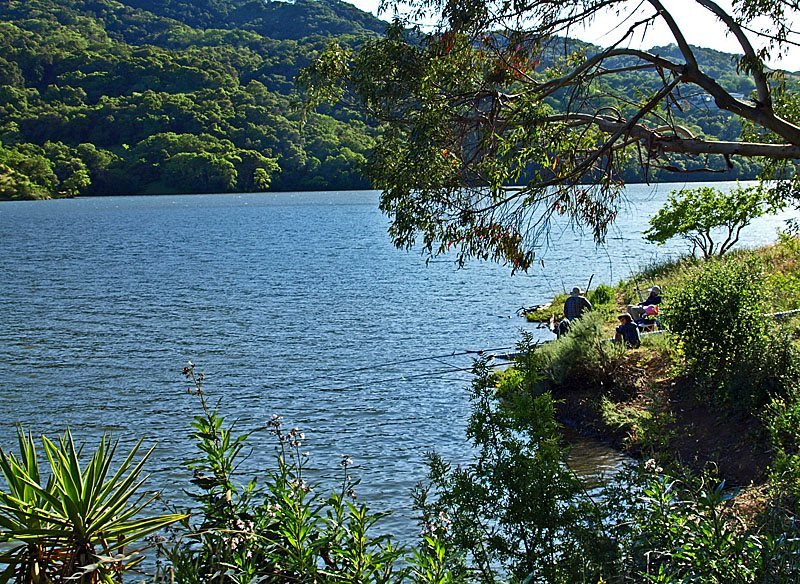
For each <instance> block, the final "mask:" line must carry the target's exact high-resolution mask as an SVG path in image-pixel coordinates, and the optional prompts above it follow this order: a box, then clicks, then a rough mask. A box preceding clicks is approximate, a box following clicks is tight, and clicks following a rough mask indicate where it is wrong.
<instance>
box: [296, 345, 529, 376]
mask: <svg viewBox="0 0 800 584" xmlns="http://www.w3.org/2000/svg"><path fill="white" fill-rule="evenodd" d="M514 348H515V347H514V346H510V347H497V348H492V349H466V350H463V351H453V352H452V353H444V354H441V355H430V356H427V357H412V358H409V359H400V360H398V361H389V362H386V363H377V364H372V365H365V366H364V367H355V368H353V369H347V370H345V371H340V372H335V373H333V375H335V376H336V378H338V379H331V375H326V374H323V375H315V376H314V377H307V378H305V379H299V380H297V381H293V382H292V383H294V384H296V385H306V384H309V383H315V382H318V381H320V380H327V381H334V382H337V383H346V382H347V380H345V379H342V377H343V376H346V375H351V374H353V373H363V372H364V371H374V370H377V369H384V368H386V367H393V366H395V365H407V364H409V363H421V362H423V361H439V362H441V359H446V358H448V357H463V356H466V355H479V356H480V355H485V354H487V353H493V352H495V351H509V350H511V349H514Z"/></svg>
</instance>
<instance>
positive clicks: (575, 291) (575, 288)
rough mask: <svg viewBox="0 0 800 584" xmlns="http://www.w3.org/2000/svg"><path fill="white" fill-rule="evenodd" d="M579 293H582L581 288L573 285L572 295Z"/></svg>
mask: <svg viewBox="0 0 800 584" xmlns="http://www.w3.org/2000/svg"><path fill="white" fill-rule="evenodd" d="M581 294H583V290H581V289H580V288H578V287H577V286H575V287H574V288H573V289H572V295H573V296H580V295H581Z"/></svg>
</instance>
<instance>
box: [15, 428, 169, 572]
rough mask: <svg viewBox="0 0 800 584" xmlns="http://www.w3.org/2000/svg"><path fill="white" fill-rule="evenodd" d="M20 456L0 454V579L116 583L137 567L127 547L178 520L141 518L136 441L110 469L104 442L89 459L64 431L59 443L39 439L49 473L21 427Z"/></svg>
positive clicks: (111, 446) (108, 445) (111, 449)
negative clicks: (1, 484) (0, 487)
mask: <svg viewBox="0 0 800 584" xmlns="http://www.w3.org/2000/svg"><path fill="white" fill-rule="evenodd" d="M18 442H19V457H17V456H15V455H14V454H12V453H10V452H6V451H3V450H0V473H2V476H3V478H4V479H5V483H6V489H7V490H3V491H0V545H1V546H2V547H0V550H2V553H0V564H4V565H6V568H5V569H4V570H3V571H2V572H0V581H2V582H8V581H10V580H11V579H12V578H13V579H15V581H16V582H17V583H19V584H28V583H37V584H38V583H40V582H41V583H43V584H55V583H67V582H75V583H78V584H84V583H94V582H114V581H122V574H123V573H124V572H126V571H127V570H130V569H131V568H132V567H134V566H135V565H136V564H137V563H139V562H141V560H142V558H143V556H142V555H141V554H140V553H139V552H141V551H142V550H139V549H135V548H132V547H131V546H135V545H137V544H138V543H139V541H140V540H142V539H143V538H144V537H145V536H146V535H148V534H150V533H152V532H154V531H157V530H159V529H162V528H163V527H165V526H166V525H169V524H170V523H173V522H175V521H179V520H181V519H183V518H184V516H182V515H177V514H170V515H161V516H155V517H142V516H141V512H142V511H144V509H146V508H147V506H148V505H149V504H150V503H152V502H153V500H154V499H155V497H154V496H150V497H147V496H145V495H144V494H142V493H141V487H142V484H143V483H144V480H145V478H146V477H142V469H143V466H144V463H145V461H146V460H147V458H148V457H149V456H150V453H151V452H152V449H150V450H148V451H147V452H145V453H144V455H142V457H141V459H140V460H139V461H138V462H137V461H136V455H137V453H138V451H139V448H140V445H141V441H140V442H139V444H137V445H136V446H135V447H134V448H133V450H132V451H131V452H130V453H129V454H128V455H127V456H126V457H125V458H124V459H123V461H122V463H121V464H119V466H118V467H117V468H116V469H114V470H112V464H113V462H114V454H115V452H116V449H117V444H116V443H112V442H111V440H110V439H109V438H108V437H106V436H103V438H102V439H101V440H100V443H99V444H98V446H97V449H96V450H95V451H94V452H93V453H92V454H91V455H90V456H88V457H86V456H85V455H84V456H82V449H80V448H76V446H75V443H74V441H73V439H72V434H71V433H70V432H69V430H68V431H67V432H66V433H65V434H64V435H63V436H62V437H61V439H60V440H59V441H58V442H53V441H51V440H49V439H48V438H46V437H44V436H43V437H42V446H43V448H44V451H45V454H46V457H47V462H48V463H49V469H47V472H44V473H43V472H41V471H40V468H39V456H38V453H37V451H36V446H35V443H34V440H33V437H32V436H31V435H30V434H26V433H25V432H23V430H22V429H21V428H20V429H19V431H18Z"/></svg>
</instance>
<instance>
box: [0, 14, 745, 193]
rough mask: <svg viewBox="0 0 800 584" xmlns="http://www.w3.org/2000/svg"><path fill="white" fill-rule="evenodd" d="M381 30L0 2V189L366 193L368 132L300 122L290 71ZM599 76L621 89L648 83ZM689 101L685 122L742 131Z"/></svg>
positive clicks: (327, 20)
mask: <svg viewBox="0 0 800 584" xmlns="http://www.w3.org/2000/svg"><path fill="white" fill-rule="evenodd" d="M384 28H385V23H384V22H382V21H380V20H378V19H376V18H374V17H373V16H371V15H369V14H367V13H364V12H361V11H359V10H358V9H356V8H354V7H353V6H351V5H349V4H346V3H344V2H341V1H339V0H295V1H294V2H269V1H267V2H264V1H262V0H121V1H118V0H4V1H3V2H0V198H43V197H50V196H75V195H84V194H89V195H106V194H140V193H142V194H154V193H185V192H198V193H199V192H231V191H261V190H268V189H270V190H309V189H358V188H368V187H369V184H368V182H367V181H366V179H365V178H364V177H363V174H362V173H361V168H362V165H363V163H364V162H365V160H366V156H367V155H368V153H369V151H370V149H371V148H372V146H373V144H374V137H375V135H376V131H375V129H374V128H372V127H370V126H368V125H367V124H365V123H364V121H363V118H362V117H361V115H360V114H359V113H358V112H354V111H349V110H347V109H346V108H344V107H339V108H337V109H334V110H328V111H327V114H328V115H322V114H312V115H311V116H310V118H309V119H308V120H307V122H306V123H305V124H304V125H301V124H300V118H299V116H298V114H297V113H296V111H295V108H294V103H295V98H294V97H293V96H292V92H293V84H292V79H293V77H294V76H295V74H296V73H297V71H298V70H299V69H300V68H301V67H302V66H304V65H305V64H307V63H308V62H309V60H310V58H311V56H312V55H313V54H314V52H315V51H318V50H320V49H321V48H322V47H324V46H325V44H326V43H327V42H328V39H329V38H330V37H331V36H338V37H339V38H340V39H341V41H342V42H345V43H350V44H357V43H358V42H360V41H361V40H363V39H364V38H365V37H366V36H371V35H377V34H381V33H382V31H383V30H384ZM669 50H671V49H670V48H669V47H667V48H664V49H663V51H669ZM700 57H701V59H703V60H708V61H711V62H713V63H714V67H715V69H714V70H715V71H717V72H718V78H719V79H720V80H721V81H722V83H723V85H725V86H726V87H728V88H729V89H731V90H734V91H741V92H743V93H745V92H747V91H749V89H750V88H751V87H752V85H748V83H749V82H748V81H747V80H746V79H745V78H743V77H739V76H738V75H737V73H736V65H735V59H734V57H733V56H732V55H725V54H723V53H717V52H715V51H703V52H702V54H701V55H700ZM651 81H652V82H653V83H658V79H657V78H655V77H654V78H653V79H652V80H651ZM605 82H606V83H608V84H609V89H613V90H614V91H615V92H616V93H619V92H620V91H622V92H623V93H625V94H628V95H634V94H636V91H637V88H640V87H642V86H643V85H645V84H646V83H649V81H648V80H647V79H645V78H643V77H642V76H641V75H640V74H634V73H629V74H622V75H616V76H607V78H606V80H605ZM612 86H613V87H612ZM598 95H600V97H598V99H603V98H602V96H601V94H598ZM690 99H691V100H694V101H692V102H691V103H690V102H687V103H686V104H685V105H686V108H685V109H686V115H685V118H686V119H685V120H684V122H685V124H686V125H687V126H689V127H691V128H692V129H693V130H694V131H696V132H697V133H700V134H705V135H708V136H714V137H718V138H725V139H730V138H735V137H736V136H737V135H738V132H739V126H738V123H737V121H736V120H735V119H733V118H732V117H731V116H729V115H723V114H721V113H720V112H718V111H717V110H716V109H715V108H713V107H710V106H709V104H707V103H706V102H703V101H702V96H700V97H697V96H695V97H693V98H690ZM553 105H554V106H555V107H559V104H558V103H554V104H553ZM737 164H738V163H737ZM753 173H754V169H753V168H750V167H748V168H742V167H737V169H736V174H737V175H738V176H740V177H749V176H752V175H753ZM693 176H694V177H695V178H702V177H703V175H702V174H701V175H693ZM718 176H719V178H730V176H731V174H730V173H729V174H727V175H718ZM628 178H631V179H635V178H636V176H635V173H634V172H633V171H632V172H631V176H630V177H628Z"/></svg>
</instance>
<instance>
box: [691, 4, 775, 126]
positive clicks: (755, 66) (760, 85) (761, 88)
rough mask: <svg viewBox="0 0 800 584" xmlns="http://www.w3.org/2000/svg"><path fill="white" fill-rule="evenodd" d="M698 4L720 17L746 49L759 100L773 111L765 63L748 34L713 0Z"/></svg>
mask: <svg viewBox="0 0 800 584" xmlns="http://www.w3.org/2000/svg"><path fill="white" fill-rule="evenodd" d="M696 1H697V3H698V4H700V5H701V6H703V7H705V8H706V9H708V10H709V11H711V12H712V13H713V14H714V15H715V16H716V17H717V18H719V19H720V20H721V21H722V22H723V23H725V26H727V27H728V30H730V31H731V32H732V33H733V35H734V36H735V37H736V40H737V41H739V45H740V46H741V47H742V50H743V51H744V56H745V59H746V60H747V62H748V63H749V65H750V73H751V74H752V75H753V81H755V84H756V90H757V92H758V102H759V104H760V105H761V106H763V107H765V108H767V109H769V110H770V111H772V98H771V97H770V91H769V85H768V84H767V76H766V75H765V74H764V63H763V62H762V61H761V59H759V58H758V57H757V56H756V52H755V50H754V49H753V45H751V44H750V40H749V39H748V38H747V35H745V34H744V31H743V30H742V27H741V26H739V23H738V22H736V21H735V20H734V19H733V17H731V15H730V14H728V13H727V12H725V11H724V10H723V9H722V8H720V6H719V5H718V4H717V3H716V2H713V1H712V0H696Z"/></svg>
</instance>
